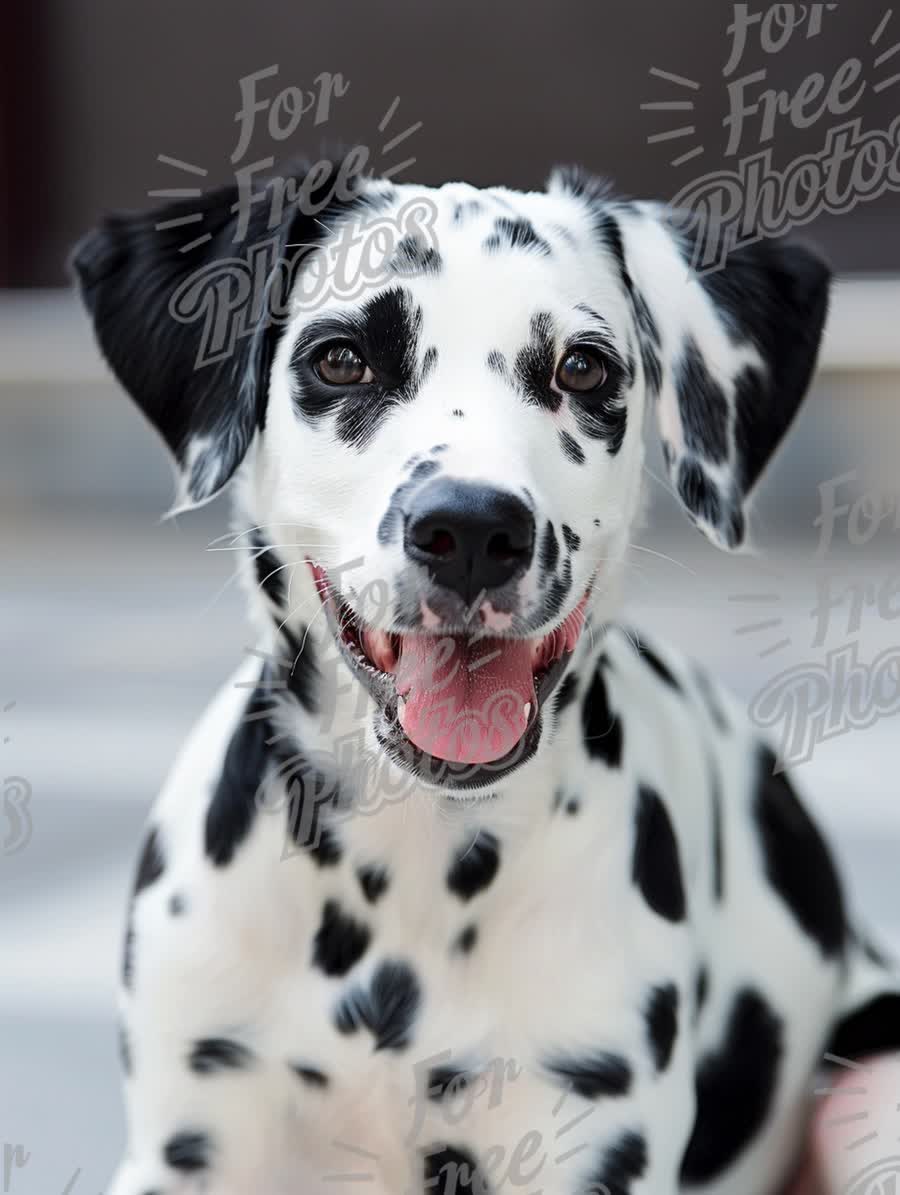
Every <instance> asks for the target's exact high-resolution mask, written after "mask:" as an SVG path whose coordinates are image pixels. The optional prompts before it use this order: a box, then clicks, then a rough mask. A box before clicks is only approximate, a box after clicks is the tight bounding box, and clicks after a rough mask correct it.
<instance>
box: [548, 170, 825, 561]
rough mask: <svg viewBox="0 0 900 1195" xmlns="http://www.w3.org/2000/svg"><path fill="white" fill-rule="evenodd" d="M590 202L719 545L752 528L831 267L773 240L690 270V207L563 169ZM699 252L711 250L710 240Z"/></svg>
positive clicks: (677, 451) (565, 179) (667, 431)
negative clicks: (624, 197) (617, 194)
mask: <svg viewBox="0 0 900 1195" xmlns="http://www.w3.org/2000/svg"><path fill="white" fill-rule="evenodd" d="M550 188H551V190H554V189H555V190H557V191H559V190H563V191H565V192H567V193H568V194H569V195H571V196H574V197H577V198H578V199H580V200H582V201H583V202H584V203H585V204H586V205H587V206H588V207H589V209H590V224H591V229H592V234H593V236H594V237H595V239H596V240H597V241H598V242H599V244H600V246H601V248H602V249H603V250H604V251H605V253H606V254H607V256H608V258H609V264H610V267H611V268H612V269H613V270H614V271H615V272H616V273H617V274H618V275H619V279H620V281H621V284H622V286H623V289H624V290H625V291H626V293H627V297H628V300H629V303H630V305H631V308H632V314H633V317H634V321H633V322H634V325H635V329H636V333H637V340H638V344H637V348H638V351H639V355H640V359H641V363H642V365H643V373H644V379H645V384H646V387H647V391H648V393H649V395H650V401H651V402H652V403H653V405H654V406H655V415H656V421H657V425H658V428H659V433H660V436H661V439H662V446H663V454H664V456H665V458H666V464H667V466H668V470H669V476H670V478H671V480H672V483H673V485H674V487H675V490H676V493H677V494H678V497H679V499H680V501H681V503H682V505H683V506H684V507H685V509H686V510H687V513H688V514H689V516H690V517H691V518H692V519H693V520H694V522H695V523H696V524H697V525H698V526H699V527H700V528H701V530H702V531H703V532H704V533H705V534H706V535H707V536H708V537H709V538H710V539H711V540H712V541H713V542H714V543H716V544H718V545H719V546H720V547H723V548H737V547H739V546H740V545H741V544H742V543H743V542H744V538H745V534H746V507H747V502H748V499H749V497H750V495H751V493H752V491H753V489H754V487H755V486H756V484H757V482H758V481H759V479H760V477H761V475H762V473H763V470H764V469H765V467H766V465H767V464H768V463H769V461H770V460H771V458H772V456H773V455H774V453H775V451H776V449H777V448H778V445H779V444H780V443H781V441H782V438H783V437H784V434H785V432H786V431H787V429H788V427H789V426H790V424H791V421H792V420H793V418H794V416H795V415H796V413H797V410H798V409H799V407H800V404H801V402H802V401H803V397H804V395H805V393H806V389H807V387H808V385H809V382H810V378H811V377H812V373H813V369H814V368H815V363H816V357H817V354H818V349H819V342H820V339H821V336H822V328H823V325H824V322H825V316H826V313H827V309H828V285H829V278H830V271H829V269H828V267H827V266H826V265H825V264H824V263H823V262H822V261H821V260H820V259H819V258H818V257H816V256H815V254H813V253H811V252H810V251H809V250H807V249H804V248H801V247H799V246H796V245H786V244H784V243H782V242H776V241H771V240H768V241H767V240H757V241H755V242H753V243H751V244H744V245H742V246H741V247H739V248H734V249H731V250H730V251H729V252H728V253H727V254H726V255H724V257H722V256H721V255H720V256H719V257H718V258H717V260H718V261H720V262H721V263H722V264H719V265H717V266H716V267H715V268H713V269H706V270H704V271H702V272H701V271H698V270H697V269H695V267H694V255H695V248H696V247H697V240H698V235H699V234H701V233H702V234H704V235H705V236H706V245H707V247H708V245H709V244H710V243H714V242H711V241H710V239H709V237H710V234H714V233H715V230H706V229H703V228H701V227H699V226H698V225H697V224H696V222H695V221H694V222H692V220H691V218H690V217H689V216H686V215H685V213H681V212H673V211H671V210H670V209H668V208H665V207H664V206H663V205H661V204H654V203H630V202H617V201H616V200H615V199H613V198H612V197H611V196H610V194H609V190H608V188H607V187H606V185H605V184H604V183H602V182H600V181H599V180H595V179H592V178H590V176H585V175H581V174H579V173H578V172H577V171H559V172H557V174H556V175H555V176H554V178H553V179H552V180H551V183H550ZM701 247H702V246H701Z"/></svg>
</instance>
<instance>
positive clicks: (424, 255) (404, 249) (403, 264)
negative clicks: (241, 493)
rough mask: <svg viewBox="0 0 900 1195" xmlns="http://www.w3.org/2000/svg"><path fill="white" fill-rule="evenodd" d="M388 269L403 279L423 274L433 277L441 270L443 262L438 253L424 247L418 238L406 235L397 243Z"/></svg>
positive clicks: (423, 243)
mask: <svg viewBox="0 0 900 1195" xmlns="http://www.w3.org/2000/svg"><path fill="white" fill-rule="evenodd" d="M390 269H391V270H392V271H393V272H394V273H395V274H400V275H401V276H402V277H404V278H415V277H418V276H420V275H423V274H430V275H432V276H435V275H437V274H440V272H441V270H442V269H443V262H442V261H441V255H440V253H438V251H437V250H436V249H435V248H434V247H433V246H432V245H426V244H425V242H424V241H422V240H420V239H419V238H418V237H413V236H410V235H408V234H407V235H406V236H403V237H401V238H400V240H399V241H398V242H397V248H396V249H395V250H394V255H393V257H392V258H391V261H390Z"/></svg>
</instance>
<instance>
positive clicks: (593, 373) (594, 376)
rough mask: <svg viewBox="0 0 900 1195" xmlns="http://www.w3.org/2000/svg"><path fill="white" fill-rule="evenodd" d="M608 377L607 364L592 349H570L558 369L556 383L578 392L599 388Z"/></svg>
mask: <svg viewBox="0 0 900 1195" xmlns="http://www.w3.org/2000/svg"><path fill="white" fill-rule="evenodd" d="M606 378H607V370H606V366H605V365H604V363H603V361H602V359H601V358H600V357H598V356H597V354H596V353H595V352H593V350H592V349H583V348H575V349H569V351H568V352H567V353H566V355H565V356H564V357H563V359H562V361H560V363H559V367H558V368H557V370H556V384H557V386H559V388H560V390H572V391H574V392H575V393H576V394H586V393H587V392H588V391H590V390H597V389H599V387H600V386H602V385H603V383H604V382H605V381H606Z"/></svg>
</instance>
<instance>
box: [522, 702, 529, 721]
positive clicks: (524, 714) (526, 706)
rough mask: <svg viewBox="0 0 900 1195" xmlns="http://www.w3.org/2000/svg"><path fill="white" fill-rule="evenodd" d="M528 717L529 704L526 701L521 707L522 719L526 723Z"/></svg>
mask: <svg viewBox="0 0 900 1195" xmlns="http://www.w3.org/2000/svg"><path fill="white" fill-rule="evenodd" d="M530 716H531V702H530V701H526V702H525V704H524V705H523V706H522V717H523V718H524V719H525V721H526V722H527V721H528V719H529V717H530Z"/></svg>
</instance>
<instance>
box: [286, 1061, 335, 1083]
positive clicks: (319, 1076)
mask: <svg viewBox="0 0 900 1195" xmlns="http://www.w3.org/2000/svg"><path fill="white" fill-rule="evenodd" d="M288 1066H289V1067H290V1068H291V1071H292V1072H293V1073H294V1074H295V1075H296V1076H297V1078H298V1079H302V1081H303V1082H304V1083H305V1084H306V1086H307V1087H318V1088H323V1087H327V1086H328V1076H327V1075H326V1074H325V1072H324V1071H320V1070H318V1069H317V1068H316V1067H314V1066H305V1065H303V1064H302V1063H300V1062H289V1063H288Z"/></svg>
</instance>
